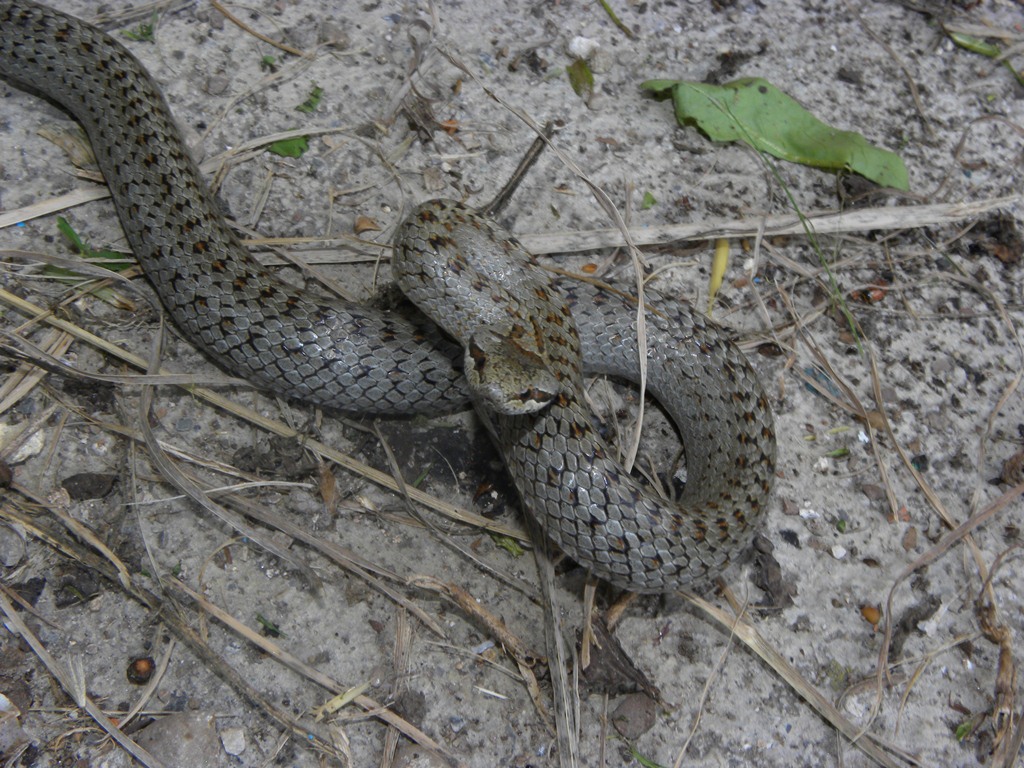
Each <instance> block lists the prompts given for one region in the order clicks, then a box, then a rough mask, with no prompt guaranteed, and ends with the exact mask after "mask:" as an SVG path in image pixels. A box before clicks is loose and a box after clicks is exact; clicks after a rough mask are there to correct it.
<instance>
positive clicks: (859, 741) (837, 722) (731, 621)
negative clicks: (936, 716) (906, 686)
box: [680, 592, 917, 768]
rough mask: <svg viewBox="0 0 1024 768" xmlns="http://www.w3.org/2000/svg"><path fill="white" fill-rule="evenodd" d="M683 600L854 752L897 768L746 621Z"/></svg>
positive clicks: (701, 600) (694, 600)
mask: <svg viewBox="0 0 1024 768" xmlns="http://www.w3.org/2000/svg"><path fill="white" fill-rule="evenodd" d="M680 594H681V595H682V596H683V597H684V598H685V599H686V600H688V601H689V602H690V603H692V604H693V605H695V606H697V607H698V608H700V609H701V610H702V611H703V612H704V613H705V614H706V615H707V616H708V617H709V618H711V619H712V620H713V621H715V622H717V623H718V624H720V625H721V626H722V627H723V628H725V629H727V630H729V631H730V632H732V633H733V634H734V635H735V637H736V638H738V639H739V640H740V641H741V642H743V644H744V645H746V646H747V647H748V648H749V649H750V650H751V651H753V652H754V653H755V654H757V655H758V656H759V657H760V658H761V659H762V660H763V661H764V662H765V663H766V664H768V666H770V667H771V668H772V669H773V670H775V672H776V674H778V675H779V677H781V678H782V679H783V680H784V681H785V682H786V684H787V685H789V687H790V688H792V689H793V690H794V691H795V692H796V694H797V695H798V696H800V697H801V698H802V699H803V700H804V701H806V702H807V703H808V704H810V705H811V706H812V707H813V708H814V710H815V711H816V712H817V713H818V714H819V715H821V716H822V717H823V718H825V720H827V721H828V722H829V723H831V724H832V725H833V726H834V727H835V728H836V730H838V731H839V732H840V733H841V734H843V735H844V736H845V737H846V738H847V739H849V740H850V742H851V743H852V744H854V745H855V746H856V747H857V748H858V749H860V750H861V751H862V752H864V754H866V755H867V756H868V757H870V758H871V759H872V760H874V761H875V762H877V763H878V764H879V765H881V766H885V768H899V765H900V764H899V763H896V762H894V761H893V760H892V758H890V757H889V755H888V754H886V752H885V751H883V749H882V748H881V747H880V746H879V745H877V744H875V743H874V739H875V737H873V736H871V735H870V734H865V733H864V732H863V731H862V730H861V729H860V728H858V727H857V726H856V725H854V724H853V723H851V722H850V721H849V720H847V719H846V717H845V716H844V715H843V713H842V712H840V711H839V710H838V709H836V708H835V706H834V705H833V704H832V702H830V701H829V700H828V699H826V698H825V697H824V696H822V695H821V694H820V693H819V692H818V690H817V688H815V687H814V686H813V685H811V684H810V683H809V682H807V680H805V679H804V677H803V675H801V674H800V673H799V672H798V671H797V670H796V669H795V668H794V667H793V666H792V665H791V664H790V663H789V662H788V661H786V659H785V658H783V656H782V654H781V653H779V652H778V651H776V650H775V649H774V648H773V647H772V646H771V645H770V644H769V643H768V642H766V641H765V640H764V638H762V637H761V635H760V633H758V631H757V630H756V629H755V628H754V627H753V625H751V624H750V623H749V622H747V621H746V620H744V619H742V618H740V617H734V616H729V615H728V614H727V613H726V612H725V611H723V610H722V609H721V608H718V607H717V606H714V605H712V604H711V603H709V602H708V601H706V600H704V598H702V597H698V596H697V595H694V594H692V593H690V592H681V593H680ZM886 748H887V749H889V750H890V751H894V752H895V751H896V750H895V748H893V747H886ZM901 757H902V758H903V759H904V760H905V761H907V762H908V763H911V764H913V765H917V763H916V762H915V761H914V760H913V759H911V758H910V756H909V755H901Z"/></svg>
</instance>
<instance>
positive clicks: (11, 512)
mask: <svg viewBox="0 0 1024 768" xmlns="http://www.w3.org/2000/svg"><path fill="white" fill-rule="evenodd" d="M0 519H6V520H8V521H10V522H12V523H15V524H17V525H20V526H22V527H23V528H24V529H25V530H26V531H28V532H30V533H31V534H32V535H33V536H35V537H36V538H37V539H39V540H40V541H42V542H43V543H45V544H46V545H48V546H49V547H51V548H53V549H54V550H55V551H57V552H59V553H61V554H62V555H64V556H66V557H70V558H72V559H74V560H75V561H76V562H78V563H80V564H81V565H82V566H83V567H85V568H88V569H90V570H92V571H95V572H96V573H97V574H99V575H101V576H102V577H103V578H105V579H106V580H108V581H109V582H110V583H112V584H117V585H119V586H120V588H121V589H122V591H123V592H124V593H125V594H126V595H127V596H128V597H130V598H131V599H133V600H135V601H136V602H138V603H139V604H140V605H142V606H143V607H145V608H146V609H147V610H149V611H152V612H154V613H160V615H161V618H162V620H163V622H164V625H165V626H166V627H167V628H168V629H169V630H170V631H171V632H172V633H173V634H174V635H175V637H177V638H178V640H179V641H181V642H182V643H184V644H185V645H186V646H187V647H188V649H189V650H190V651H191V652H192V653H194V654H195V655H196V656H197V657H198V658H199V660H200V661H201V662H202V663H203V664H204V665H206V666H207V667H208V668H209V669H210V670H211V671H212V672H213V673H214V674H216V675H217V676H219V677H220V678H221V679H222V680H224V681H225V682H226V683H227V684H228V685H230V686H231V687H232V688H234V689H235V691H236V692H237V693H238V694H239V695H241V696H243V697H244V698H245V699H246V700H247V701H248V702H249V703H251V704H252V705H253V706H255V707H256V708H258V709H259V710H260V711H262V712H263V713H264V714H265V715H266V716H267V717H269V718H271V719H272V720H274V721H276V722H277V723H278V724H280V725H281V726H282V727H283V728H284V729H285V730H286V731H287V732H289V733H291V734H292V735H293V736H294V737H296V738H297V739H298V740H299V741H301V742H302V743H304V744H306V745H307V746H309V747H312V748H314V749H318V750H321V751H323V752H324V753H325V754H327V755H332V756H335V757H338V758H339V759H341V758H343V755H342V754H341V753H339V752H338V751H337V750H336V749H335V747H334V746H333V745H332V741H331V739H330V738H328V737H327V736H325V735H323V734H322V733H320V731H319V729H318V728H317V727H316V726H315V724H312V723H304V722H300V721H298V720H296V719H295V718H293V717H292V716H291V715H290V714H289V713H287V712H286V711H284V710H282V709H281V708H280V707H278V706H277V705H276V704H274V703H273V702H272V701H271V700H270V699H268V698H267V697H266V696H264V695H263V694H262V693H261V692H260V691H258V690H257V689H256V688H255V687H253V685H252V684H251V683H250V682H249V681H248V680H247V679H246V678H245V677H243V676H242V675H241V674H239V672H238V671H237V670H236V669H235V668H234V667H232V666H231V665H230V664H228V663H226V662H225V661H224V659H222V658H221V657H220V656H219V655H218V654H217V653H216V651H214V650H213V648H211V647H210V645H209V643H207V642H206V641H205V640H204V639H203V638H202V637H200V635H199V634H198V633H197V632H196V631H195V630H194V629H193V628H192V627H191V626H189V624H188V623H187V621H186V619H185V613H184V610H183V609H182V608H181V607H180V606H178V605H177V604H176V603H174V602H173V601H172V603H171V605H172V606H175V607H173V608H168V607H167V606H166V605H165V601H164V600H162V599H161V598H160V597H158V596H157V595H155V594H153V593H152V592H149V591H147V590H145V589H142V588H140V587H139V586H137V585H135V584H133V585H131V586H130V587H125V586H124V585H123V584H120V583H119V582H118V580H117V575H116V572H115V571H114V569H113V568H112V567H111V566H110V564H109V563H107V562H105V561H104V560H102V559H101V558H99V557H97V556H96V554H95V553H93V552H92V551H91V550H89V549H88V548H86V547H85V546H83V545H82V544H80V543H79V542H78V541H76V540H74V539H71V538H68V537H66V536H64V535H62V534H61V532H60V531H59V530H52V529H49V528H48V527H46V526H45V525H43V524H41V523H40V522H39V521H38V520H36V519H35V518H34V516H33V515H30V514H28V513H26V512H24V511H22V510H20V509H18V508H17V507H16V506H14V505H12V504H7V503H5V504H0Z"/></svg>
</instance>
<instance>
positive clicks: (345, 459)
mask: <svg viewBox="0 0 1024 768" xmlns="http://www.w3.org/2000/svg"><path fill="white" fill-rule="evenodd" d="M0 302H2V303H5V304H7V305H8V306H10V307H12V308H14V309H17V310H18V311H19V312H22V313H23V314H25V315H27V316H28V317H32V318H38V319H42V320H44V321H45V322H46V323H47V324H49V325H53V326H54V327H56V328H60V329H61V330H65V331H67V332H68V333H70V334H72V335H73V336H75V337H76V338H78V339H81V340H83V341H86V342H88V343H89V344H91V345H93V346H95V347H97V348H98V349H100V350H102V351H103V352H106V353H107V354H110V355H112V356H113V357H115V358H117V359H119V360H122V361H124V362H126V363H128V364H129V365H131V366H134V367H135V368H139V369H141V370H145V369H146V368H147V364H146V362H145V361H144V360H143V359H142V358H140V357H138V356H137V355H133V354H131V353H130V352H127V351H126V350H124V349H121V348H120V347H118V346H117V345H116V344H111V343H110V342H108V341H106V340H105V339H102V338H100V337H99V336H96V335H95V334H92V333H89V332H88V331H85V330H83V329H82V328H79V327H78V326H77V325H75V324H74V323H71V322H68V321H66V320H62V319H60V318H57V317H53V316H52V315H51V314H50V313H49V312H47V311H46V310H44V309H42V308H40V307H37V306H36V305H34V304H32V303H31V302H28V301H25V300H24V299H22V298H20V297H18V296H16V295H14V294H12V293H10V292H9V291H6V290H4V289H0ZM165 373H168V372H166V371H160V372H159V374H158V375H163V374H165ZM171 375H175V374H171ZM188 390H189V392H190V394H192V395H193V396H194V397H197V398H199V399H201V400H205V401H207V402H209V403H211V404H212V405H214V406H216V407H218V408H220V409H222V410H224V411H226V412H228V413H231V414H233V415H235V416H237V417H239V418H241V419H244V420H245V421H247V422H249V423H250V424H253V425H255V426H258V427H260V428H262V429H265V430H267V431H268V432H271V433H273V434H275V435H279V436H281V437H289V438H301V439H302V441H303V446H304V447H305V448H307V449H308V450H310V451H313V452H314V453H316V454H318V455H319V456H320V457H321V458H323V459H326V460H328V461H333V462H334V463H336V464H339V465H340V466H342V467H344V468H345V469H347V470H349V471H351V472H354V473H355V474H357V475H359V476H361V477H363V478H365V479H367V480H369V481H370V482H373V483H375V484H377V485H380V486H382V487H384V488H386V489H388V490H391V491H396V492H397V491H399V486H398V484H397V483H396V482H395V480H394V478H393V477H391V476H390V475H389V474H387V473H386V472H381V471H380V470H378V469H375V468H373V467H371V466H369V465H368V464H364V463H363V462H361V461H358V460H356V459H354V458H352V457H351V456H348V455H347V454H344V453H342V452H340V451H337V450H335V449H334V448H331V447H330V446H328V445H325V444H324V443H321V442H319V441H317V440H313V439H310V438H308V437H306V436H305V435H304V434H303V433H301V432H300V431H298V430H296V429H293V428H292V427H290V426H288V425H287V424H284V423H282V422H280V421H277V420H276V419H271V418H268V417H266V416H264V415H262V414H260V413H258V412H256V411H255V410H253V409H251V408H246V407H244V406H242V405H239V404H237V403H235V402H232V401H231V400H230V399H229V398H227V397H224V396H223V395H219V394H217V393H216V392H212V391H210V390H208V389H204V388H201V387H200V388H191V387H189V388H188ZM408 494H409V497H410V498H411V499H412V500H413V501H415V502H416V503H417V504H423V505H424V506H426V507H428V508H430V509H433V510H434V511H436V512H439V513H440V514H443V515H445V516H446V517H450V518H452V519H453V520H457V521H459V522H462V523H466V524H468V525H473V526H477V527H479V528H483V529H485V530H488V531H493V532H494V533H498V534H500V535H503V536H509V537H511V538H514V539H517V540H519V541H528V540H529V539H528V538H527V536H526V533H525V532H524V531H522V530H521V529H519V528H512V527H510V526H506V525H501V524H498V523H495V522H493V521H491V520H488V519H487V518H485V517H482V516H480V515H476V514H473V513H472V512H469V511H467V510H464V509H461V508H459V507H457V506H455V505H453V504H448V503H446V502H443V501H441V500H440V499H437V498H436V497H434V496H431V495H430V494H427V493H423V492H422V491H420V490H418V489H416V488H409V489H408Z"/></svg>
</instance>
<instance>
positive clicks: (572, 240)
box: [516, 195, 1024, 254]
mask: <svg viewBox="0 0 1024 768" xmlns="http://www.w3.org/2000/svg"><path fill="white" fill-rule="evenodd" d="M1022 199H1024V198H1022V196H1021V195H1009V196H1006V197H996V198H992V199H989V200H978V201H974V202H967V203H936V204H932V205H905V206H899V207H891V206H889V207H885V208H859V209H856V210H852V211H842V212H836V211H805V212H804V216H805V218H806V219H808V220H809V221H810V222H811V223H812V224H813V225H814V229H815V231H816V232H817V234H818V236H819V237H827V236H829V235H840V234H844V233H847V232H867V231H873V230H906V229H912V228H916V227H930V226H940V225H943V224H951V223H954V222H958V221H963V220H965V219H976V218H978V217H979V216H982V215H983V214H985V213H989V212H991V211H996V210H999V209H1001V208H1007V207H1010V206H1013V205H1017V204H1019V203H1020V202H1021V200H1022ZM803 234H804V227H803V224H802V223H801V221H800V218H799V217H798V216H797V215H796V214H793V213H786V214H774V215H770V216H762V217H757V218H753V219H702V220H701V221H700V222H696V223H693V224H661V225H657V224H652V225H650V226H645V227H642V228H637V229H632V230H629V235H630V237H631V238H632V240H633V242H635V243H636V244H637V245H638V246H645V245H664V244H666V243H675V242H680V241H684V240H685V241H695V240H718V239H721V238H739V237H750V238H756V237H758V235H761V236H764V237H774V236H780V235H803ZM516 239H517V240H519V242H520V243H522V245H523V247H524V248H526V249H527V250H528V251H530V253H534V254H549V253H579V252H582V251H592V250H595V249H599V248H619V247H622V246H624V245H626V238H625V236H624V235H623V233H622V231H621V230H619V229H618V228H608V229H594V230H589V231H587V230H581V231H577V232H553V233H546V234H541V235H531V234H522V235H517V236H516Z"/></svg>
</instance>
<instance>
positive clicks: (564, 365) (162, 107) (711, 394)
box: [0, 0, 776, 593]
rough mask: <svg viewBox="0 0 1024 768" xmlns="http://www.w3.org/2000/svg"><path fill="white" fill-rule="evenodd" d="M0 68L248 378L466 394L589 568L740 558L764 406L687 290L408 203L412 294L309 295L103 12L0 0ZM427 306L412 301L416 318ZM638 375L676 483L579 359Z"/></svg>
mask: <svg viewBox="0 0 1024 768" xmlns="http://www.w3.org/2000/svg"><path fill="white" fill-rule="evenodd" d="M0 77H3V78H4V79H6V80H7V81H8V82H9V83H10V84H12V85H14V86H15V87H18V88H21V89H23V90H26V91H30V92H33V93H37V94H40V95H42V96H44V97H46V98H48V99H50V100H52V101H54V102H56V103H57V104H58V105H59V106H61V107H63V108H64V109H65V110H66V111H67V112H69V113H70V114H71V116H72V117H74V118H75V119H76V120H77V121H78V122H79V123H80V124H81V125H82V126H83V128H84V129H85V132H86V134H87V135H88V137H89V140H90V142H91V144H92V147H93V151H94V154H95V156H96V160H97V163H98V165H99V167H100V170H101V172H102V173H103V176H104V178H105V180H106V182H107V185H108V186H109V188H110V192H111V196H112V199H113V202H114V206H115V208H116V210H117V213H118V216H119V219H120V222H121V225H122V228H123V230H124V234H125V236H126V239H127V241H128V244H129V246H130V247H131V249H132V251H133V252H134V254H135V257H136V259H137V261H138V263H139V265H140V266H141V268H142V270H143V272H144V273H145V275H146V277H147V278H148V280H149V282H150V283H151V285H152V287H153V289H154V291H155V293H156V295H157V296H158V297H159V300H160V302H161V303H162V305H163V307H164V308H165V310H166V311H167V313H168V314H169V315H170V317H171V318H172V319H173V321H174V323H175V325H176V326H177V328H178V329H179V330H180V331H181V332H182V333H183V334H184V336H185V337H186V338H188V339H189V340H190V341H191V342H192V343H193V344H194V345H195V346H196V347H198V348H199V349H200V350H202V351H203V352H205V353H206V354H207V355H208V356H209V357H211V358H212V359H213V360H214V361H215V362H216V363H218V364H219V365H220V366H222V367H223V368H225V369H226V370H228V371H230V372H231V373H233V374H235V375H240V376H242V377H244V378H246V379H247V380H249V381H250V382H252V383H253V384H254V385H255V386H257V387H259V388H262V389H265V390H268V391H271V392H273V393H275V394H278V395H281V396H284V397H286V398H289V399H294V400H297V401H301V402H305V403H309V404H312V405H315V406H322V407H324V408H327V409H330V410H334V411H337V412H339V413H348V414H358V415H361V416H367V417H410V416H416V415H438V414H441V413H445V412H452V411H455V410H459V409H462V408H465V407H467V405H468V404H470V403H472V404H473V405H474V406H475V407H476V410H477V412H478V413H480V414H481V420H482V421H483V422H484V424H485V425H486V426H487V428H488V430H489V431H490V433H491V435H492V437H493V439H494V441H495V443H496V445H497V447H498V449H499V451H500V453H501V454H502V457H503V459H504V461H505V464H506V466H507V468H508V472H509V474H510V476H511V478H512V480H513V483H514V485H515V487H516V488H517V490H518V493H519V496H520V498H521V501H522V504H523V506H524V508H525V509H526V510H527V511H528V512H529V513H530V514H532V515H533V516H534V519H535V520H536V521H537V522H538V523H539V527H540V529H541V530H542V531H543V533H544V534H545V535H546V536H547V537H548V538H549V539H550V540H551V541H553V542H554V543H555V544H556V545H557V546H558V547H559V548H560V549H561V550H562V551H563V552H564V553H565V554H566V555H568V556H569V557H570V558H572V559H573V560H575V561H576V562H577V563H578V564H579V565H581V566H583V567H584V568H586V569H587V570H588V571H589V572H590V573H592V574H593V575H594V576H596V577H598V578H600V579H604V580H606V581H608V582H610V583H611V584H612V585H614V586H616V587H619V588H622V589H626V590H631V591H635V592H641V593H664V592H669V591H672V590H676V589H683V588H693V589H698V588H702V587H705V586H707V585H708V584H709V583H711V581H712V580H713V579H715V578H717V577H719V576H721V575H722V574H723V573H724V572H725V570H726V569H727V568H729V567H730V565H732V564H734V563H737V562H740V561H742V560H743V559H744V557H745V556H746V554H747V553H749V551H750V549H751V544H752V541H753V537H754V536H755V534H756V533H757V531H758V530H759V528H760V526H761V523H762V521H763V518H764V516H765V513H766V509H767V503H768V499H769V495H770V492H771V486H772V481H773V478H774V474H775V462H776V438H775V427H774V421H773V417H772V413H771V408H770V404H769V400H768V397H767V395H766V392H765V390H764V388H763V386H762V384H761V382H760V380H759V378H758V376H757V374H756V372H755V370H754V369H753V367H752V366H751V364H750V363H749V361H748V360H747V359H746V358H745V356H744V355H743V353H742V352H741V351H740V349H739V348H738V346H737V345H736V343H735V342H734V341H733V338H732V335H731V334H730V333H729V332H728V331H726V330H725V329H724V328H722V327H721V326H719V325H717V324H716V323H714V322H712V321H711V320H710V319H709V318H707V317H705V316H704V315H702V314H701V313H699V312H697V311H695V310H693V309H692V308H691V307H690V306H689V305H688V304H686V303H685V302H669V301H665V302H664V304H665V306H661V307H659V308H658V310H655V309H654V308H653V307H652V306H651V305H649V306H648V309H647V310H646V311H645V314H644V317H643V322H644V330H645V333H646V339H647V342H646V345H645V347H641V345H640V343H639V342H638V335H637V331H638V323H639V321H640V318H638V311H637V306H636V303H635V302H634V301H633V300H631V299H630V298H629V297H628V296H626V295H624V294H622V293H620V292H617V291H610V290H607V289H604V288H600V287H595V286H593V285H590V284H588V283H586V282H580V281H570V280H566V279H564V278H555V277H552V275H551V274H550V273H549V272H548V271H546V270H544V269H543V268H542V267H541V266H540V265H539V264H538V262H537V260H536V259H535V257H534V256H533V255H532V254H530V253H529V252H527V251H526V250H524V249H523V248H522V246H521V245H520V244H519V243H518V241H516V239H515V238H514V237H513V236H512V235H511V234H509V233H508V232H507V231H506V230H505V229H503V228H502V227H500V226H499V225H498V224H497V223H496V222H494V221H493V219H492V218H491V217H489V216H486V215H483V214H482V213H480V212H477V211H475V210H474V209H472V208H471V207H469V206H468V205H466V204H465V203H462V202H458V201H452V200H431V201H428V202H426V203H423V204H421V205H419V206H417V207H416V208H415V209H414V210H413V211H412V212H411V213H410V214H409V215H408V216H407V217H406V219H405V220H404V222H403V223H402V224H401V225H400V226H399V228H398V230H397V232H396V235H395V244H394V252H393V256H392V262H393V267H394V269H395V272H396V279H397V282H398V284H399V286H400V287H402V289H403V290H404V291H405V292H406V295H407V296H408V297H409V299H410V300H411V302H412V304H413V305H414V306H413V307H407V308H402V307H395V306H382V305H379V304H374V303H372V302H362V303H360V302H354V301H344V300H340V299H338V300H335V299H322V298H317V297H314V296H311V295H309V292H307V291H303V290H301V289H299V288H297V287H295V286H292V285H291V284H290V283H288V282H286V281H285V280H283V279H282V278H281V277H279V276H278V275H276V274H275V273H274V272H273V271H271V270H269V269H268V268H266V267H265V266H263V265H262V264H260V262H259V261H258V260H256V258H255V257H254V256H253V255H252V254H250V252H249V251H248V250H247V249H246V248H245V247H244V246H243V245H242V244H241V242H240V240H239V238H238V237H237V236H236V234H235V233H234V231H233V229H232V228H231V226H230V225H229V223H228V222H227V220H226V219H225V216H224V214H223V213H222V211H221V209H220V205H219V203H218V201H217V199H216V198H215V196H214V195H213V194H212V192H211V191H210V190H209V188H208V187H207V185H206V183H205V181H204V179H203V177H202V175H201V173H200V172H199V170H198V167H197V165H196V163H195V161H194V159H193V158H192V155H191V153H190V151H189V149H188V145H187V144H186V142H185V139H184V138H183V135H182V133H181V132H180V130H179V129H178V127H177V125H176V124H175V121H174V118H173V116H172V113H171V110H170V108H169V107H168V105H167V103H166V101H165V99H164V97H163V95H162V93H161V90H160V88H159V87H158V86H157V84H156V82H155V81H154V80H153V78H152V77H151V75H150V74H149V73H148V72H147V71H146V70H145V69H144V67H143V66H142V65H141V64H140V63H139V62H138V61H137V60H136V59H135V57H134V56H133V55H132V54H131V53H130V52H129V51H128V50H127V49H126V48H125V47H124V46H123V45H122V44H121V43H120V42H118V41H116V40H114V39H113V38H111V37H110V36H109V35H107V34H106V33H104V32H102V31H101V30H98V29H96V28H95V27H93V26H92V25H90V24H88V23H86V22H83V21H81V20H79V19H77V18H74V17H72V16H69V15H67V14H64V13H62V12H59V11H56V10H53V9H50V8H47V7H45V6H41V5H37V4H36V3H34V2H30V1H29V0H0ZM431 318H432V319H431ZM641 349H645V350H646V384H647V391H649V392H650V393H651V394H652V395H653V396H654V397H655V398H656V399H657V400H658V402H659V403H660V404H661V405H662V407H663V408H664V410H665V411H666V412H667V413H668V415H669V417H670V418H671V419H672V421H673V422H674V423H675V425H676V427H677V429H678V432H679V436H680V438H681V440H682V444H683V447H684V451H685V456H686V484H685V488H684V490H683V491H682V492H681V494H679V496H678V498H676V499H667V498H664V497H665V496H666V495H667V494H664V493H658V492H657V491H656V489H654V488H651V487H650V486H649V484H645V483H643V482H641V481H640V480H638V479H637V478H636V477H634V476H633V474H631V473H630V472H627V471H626V470H625V469H624V468H623V467H622V465H621V464H620V463H619V462H618V461H617V460H616V458H615V456H616V454H615V451H614V449H613V448H612V446H610V445H608V444H607V443H606V441H605V440H604V438H603V436H602V430H601V428H600V426H599V425H597V423H596V421H595V419H594V417H593V415H592V413H591V410H590V408H589V407H588V405H587V400H586V396H585V394H586V393H585V388H584V387H585V380H584V376H585V375H586V376H589V375H608V376H612V377H617V378H622V379H625V380H629V381H638V380H639V379H640V378H642V377H641V375H640V373H641V372H640V362H639V361H640V355H641Z"/></svg>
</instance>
